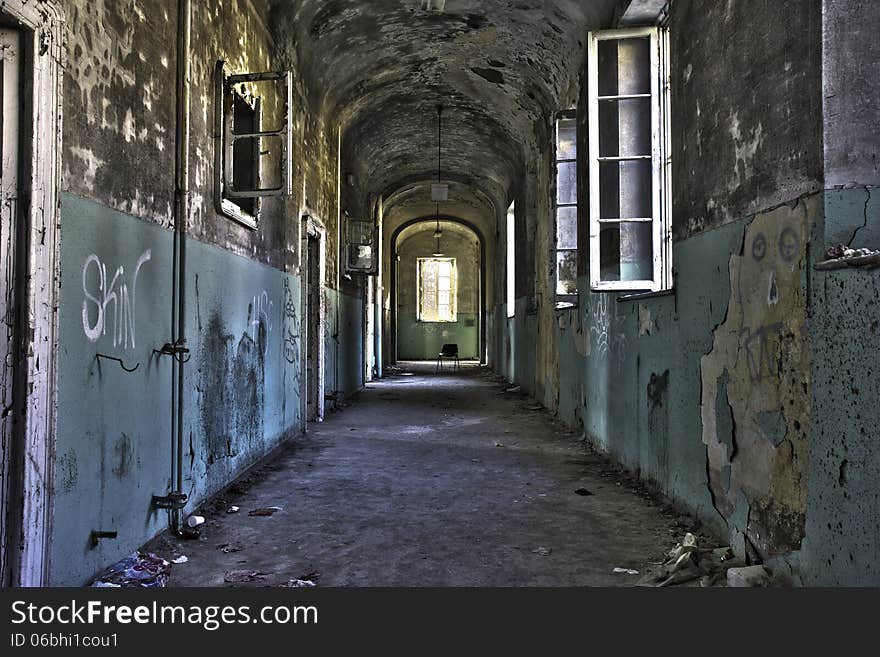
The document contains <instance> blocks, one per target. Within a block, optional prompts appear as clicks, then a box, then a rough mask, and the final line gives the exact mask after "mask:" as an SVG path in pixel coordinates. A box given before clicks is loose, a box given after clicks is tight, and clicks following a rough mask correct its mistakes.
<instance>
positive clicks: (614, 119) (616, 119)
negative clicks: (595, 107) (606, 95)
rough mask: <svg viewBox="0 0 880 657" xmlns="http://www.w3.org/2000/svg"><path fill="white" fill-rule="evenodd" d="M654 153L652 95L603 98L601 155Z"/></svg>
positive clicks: (600, 108) (600, 124) (600, 114)
mask: <svg viewBox="0 0 880 657" xmlns="http://www.w3.org/2000/svg"><path fill="white" fill-rule="evenodd" d="M650 154H651V99H650V98H630V99H626V100H603V101H600V102H599V156H600V157H621V156H628V155H650Z"/></svg>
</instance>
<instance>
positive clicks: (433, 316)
mask: <svg viewBox="0 0 880 657" xmlns="http://www.w3.org/2000/svg"><path fill="white" fill-rule="evenodd" d="M419 294H420V299H419V319H420V320H421V321H423V322H454V321H455V316H456V313H455V294H456V292H455V260H454V259H437V258H420V259H419Z"/></svg>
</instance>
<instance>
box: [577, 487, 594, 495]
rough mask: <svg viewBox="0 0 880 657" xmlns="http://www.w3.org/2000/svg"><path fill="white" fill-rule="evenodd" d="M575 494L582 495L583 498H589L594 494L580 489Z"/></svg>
mask: <svg viewBox="0 0 880 657" xmlns="http://www.w3.org/2000/svg"><path fill="white" fill-rule="evenodd" d="M575 494H576V495H580V496H581V497H587V496H588V495H592V494H593V493H592V492H591V491H588V490H587V489H586V488H578V489H577V490H576V491H575Z"/></svg>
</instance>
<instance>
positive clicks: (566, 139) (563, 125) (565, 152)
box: [556, 119, 577, 160]
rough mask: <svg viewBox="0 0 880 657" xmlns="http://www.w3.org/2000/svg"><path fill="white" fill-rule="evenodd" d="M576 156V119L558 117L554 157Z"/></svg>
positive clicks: (561, 158) (570, 158)
mask: <svg viewBox="0 0 880 657" xmlns="http://www.w3.org/2000/svg"><path fill="white" fill-rule="evenodd" d="M576 157H577V120H576V119H559V120H558V121H557V122H556V159H557V160H573V159H575V158H576Z"/></svg>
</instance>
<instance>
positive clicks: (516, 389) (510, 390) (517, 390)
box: [504, 386, 522, 392]
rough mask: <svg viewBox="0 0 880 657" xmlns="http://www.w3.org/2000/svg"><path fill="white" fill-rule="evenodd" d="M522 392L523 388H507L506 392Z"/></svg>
mask: <svg viewBox="0 0 880 657" xmlns="http://www.w3.org/2000/svg"><path fill="white" fill-rule="evenodd" d="M521 390H522V386H510V387H509V388H505V389H504V392H520V391H521Z"/></svg>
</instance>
